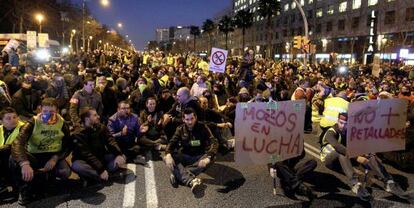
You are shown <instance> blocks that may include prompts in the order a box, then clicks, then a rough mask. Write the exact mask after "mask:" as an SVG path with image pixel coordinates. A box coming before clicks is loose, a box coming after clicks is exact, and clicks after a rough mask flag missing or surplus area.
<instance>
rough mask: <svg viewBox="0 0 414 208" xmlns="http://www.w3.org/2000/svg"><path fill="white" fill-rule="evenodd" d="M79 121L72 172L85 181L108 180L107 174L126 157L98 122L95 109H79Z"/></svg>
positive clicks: (74, 135)
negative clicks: (80, 123) (80, 125)
mask: <svg viewBox="0 0 414 208" xmlns="http://www.w3.org/2000/svg"><path fill="white" fill-rule="evenodd" d="M80 118H81V120H82V127H81V128H80V129H78V130H77V131H76V133H74V134H73V139H74V140H73V143H74V149H73V153H72V169H73V171H75V172H76V173H77V174H79V176H80V177H81V178H83V179H85V180H86V181H88V180H90V181H93V182H101V181H107V180H108V174H109V173H110V172H114V171H116V170H117V169H118V168H119V166H120V165H123V164H125V159H126V158H125V156H124V155H123V154H122V152H121V149H120V148H119V146H118V144H117V143H116V141H115V138H114V137H113V136H112V135H111V134H110V133H109V131H108V129H107V128H106V126H105V125H103V124H102V123H100V120H99V115H98V113H97V112H96V110H95V109H93V108H85V109H82V110H81V113H80Z"/></svg>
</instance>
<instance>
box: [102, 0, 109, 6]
mask: <svg viewBox="0 0 414 208" xmlns="http://www.w3.org/2000/svg"><path fill="white" fill-rule="evenodd" d="M101 5H102V6H103V7H109V1H108V0H101Z"/></svg>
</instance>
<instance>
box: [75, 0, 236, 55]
mask: <svg viewBox="0 0 414 208" xmlns="http://www.w3.org/2000/svg"><path fill="white" fill-rule="evenodd" d="M76 1H77V2H81V1H80V0H76ZM76 1H75V2H76ZM109 1H110V6H109V7H108V8H104V7H102V6H101V5H100V4H99V2H100V0H87V4H88V6H89V8H90V9H91V11H92V14H93V16H94V17H96V18H97V19H98V20H99V21H100V22H102V23H103V24H106V25H109V26H110V27H111V28H113V29H117V27H116V25H117V23H118V22H122V24H123V28H122V29H121V30H120V32H121V34H123V35H126V34H128V35H129V39H131V40H132V42H133V43H134V45H135V48H136V49H137V50H142V49H143V48H144V47H145V45H146V43H147V42H148V41H150V40H155V29H156V28H168V27H169V26H176V25H182V26H186V25H197V26H200V27H201V25H202V23H203V22H204V21H205V20H206V19H207V18H211V19H212V18H213V17H214V15H216V14H218V13H219V12H221V11H222V10H223V9H225V8H228V7H231V2H232V1H231V0H109Z"/></svg>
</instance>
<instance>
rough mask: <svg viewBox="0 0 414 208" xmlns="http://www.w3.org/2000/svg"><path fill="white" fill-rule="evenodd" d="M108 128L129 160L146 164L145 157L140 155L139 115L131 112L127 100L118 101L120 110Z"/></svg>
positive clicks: (112, 118) (112, 117)
mask: <svg viewBox="0 0 414 208" xmlns="http://www.w3.org/2000/svg"><path fill="white" fill-rule="evenodd" d="M108 130H109V132H110V134H111V135H112V136H113V137H114V138H115V141H116V143H117V144H118V146H119V147H120V148H121V151H122V153H123V154H124V155H125V156H126V158H127V161H131V162H134V163H137V164H144V165H145V164H146V162H145V158H144V157H143V156H141V155H139V154H140V153H142V151H141V147H140V146H139V145H138V140H139V137H140V136H141V135H140V124H139V122H138V116H137V115H136V114H134V113H131V107H130V105H129V103H128V102H127V101H121V102H119V103H118V111H117V112H116V113H115V114H114V115H112V116H111V117H110V118H109V120H108Z"/></svg>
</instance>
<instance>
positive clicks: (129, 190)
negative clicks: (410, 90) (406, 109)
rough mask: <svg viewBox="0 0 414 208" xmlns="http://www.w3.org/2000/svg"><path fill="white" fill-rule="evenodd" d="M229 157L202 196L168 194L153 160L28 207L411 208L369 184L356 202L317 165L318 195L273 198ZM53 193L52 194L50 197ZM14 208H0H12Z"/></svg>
mask: <svg viewBox="0 0 414 208" xmlns="http://www.w3.org/2000/svg"><path fill="white" fill-rule="evenodd" d="M305 143H306V145H305V149H306V152H307V154H306V158H305V159H317V158H315V156H318V153H317V152H316V151H317V149H316V147H318V145H317V138H316V135H315V133H314V134H307V135H305ZM233 156H234V155H233V154H232V153H230V154H228V155H226V156H219V157H218V158H217V161H216V163H215V164H213V165H212V166H211V167H210V168H209V169H208V171H207V172H206V173H203V174H202V175H201V176H200V177H201V178H202V180H203V182H204V184H205V186H204V191H203V193H202V194H200V195H197V196H194V195H193V194H192V193H191V190H190V188H188V187H183V186H180V187H178V188H173V187H172V186H171V185H170V183H169V180H168V176H169V171H168V170H167V168H166V167H165V165H164V164H163V162H162V161H160V160H159V158H158V160H157V157H156V156H152V158H154V159H153V160H154V161H152V160H151V161H150V162H149V164H150V167H143V166H136V165H133V164H129V165H128V166H127V168H128V169H129V170H128V171H126V172H123V174H122V175H116V176H113V177H112V181H113V182H111V183H110V184H107V186H105V187H103V188H102V187H101V188H98V187H91V188H81V186H80V184H79V182H78V181H76V180H71V181H70V182H68V183H70V185H67V184H63V185H62V186H61V187H60V188H57V190H56V191H54V192H53V194H49V196H47V197H46V198H43V199H41V200H38V201H36V202H33V203H31V204H30V205H29V206H28V207H42V208H43V207H96V206H98V207H148V208H152V207H168V208H174V207H177V208H184V207H249V208H250V207H414V205H410V204H409V202H408V201H406V200H403V199H399V198H397V197H395V196H392V195H391V194H389V193H387V192H385V191H384V190H383V189H382V184H380V183H378V181H375V180H372V181H371V182H370V183H372V184H371V187H372V188H370V189H369V190H370V191H372V195H373V197H374V200H373V201H372V202H371V203H369V202H363V201H361V200H359V199H358V198H357V197H355V196H354V195H353V194H352V193H351V191H350V188H349V186H348V185H347V180H346V179H345V177H344V176H342V175H341V174H338V173H335V172H332V171H331V170H328V169H327V168H325V167H324V166H322V164H321V163H320V162H319V161H318V159H317V161H318V167H317V168H316V171H315V173H314V174H312V175H311V177H310V178H309V179H308V180H307V181H306V183H307V184H308V185H309V186H311V187H312V188H313V190H314V192H315V194H316V195H317V198H316V199H314V200H313V201H312V202H309V201H308V200H307V198H304V197H298V198H297V199H290V198H287V197H285V196H283V194H282V193H281V190H280V189H278V194H277V195H276V196H275V195H273V193H272V178H271V177H270V176H269V173H268V170H267V167H265V166H238V165H236V164H235V163H234V160H233ZM386 167H387V169H388V170H389V172H390V173H391V174H392V175H393V177H394V179H395V181H397V182H398V183H399V184H400V185H401V186H402V188H403V189H404V190H407V191H408V193H411V192H412V190H413V186H414V174H410V173H405V172H402V171H399V170H397V169H395V168H393V167H390V166H389V165H386ZM51 192H52V191H51ZM17 206H18V204H17V202H14V203H9V204H2V205H1V207H17Z"/></svg>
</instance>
